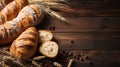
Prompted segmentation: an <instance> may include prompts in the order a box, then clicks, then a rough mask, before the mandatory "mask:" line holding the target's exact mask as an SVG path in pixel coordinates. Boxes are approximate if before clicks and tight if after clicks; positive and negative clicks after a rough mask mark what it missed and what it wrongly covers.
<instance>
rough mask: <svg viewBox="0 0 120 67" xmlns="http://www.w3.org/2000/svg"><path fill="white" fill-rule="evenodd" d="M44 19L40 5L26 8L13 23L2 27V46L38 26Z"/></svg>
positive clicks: (0, 29) (0, 26) (0, 30)
mask: <svg viewBox="0 0 120 67" xmlns="http://www.w3.org/2000/svg"><path fill="white" fill-rule="evenodd" d="M42 18H43V14H42V12H41V9H40V7H39V5H28V6H26V7H24V8H23V9H22V10H21V11H20V12H19V14H18V16H17V17H16V18H14V19H13V20H12V21H7V22H6V23H4V24H2V25H0V39H1V40H0V45H1V44H2V45H3V44H6V43H10V42H12V41H13V40H14V39H15V38H16V37H18V35H20V34H21V33H22V32H23V31H24V30H26V29H27V28H29V27H35V26H37V25H38V24H39V23H40V22H41V20H42Z"/></svg>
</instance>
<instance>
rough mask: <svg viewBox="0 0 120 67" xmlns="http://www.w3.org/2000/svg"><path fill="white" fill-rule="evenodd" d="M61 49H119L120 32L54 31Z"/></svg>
mask: <svg viewBox="0 0 120 67" xmlns="http://www.w3.org/2000/svg"><path fill="white" fill-rule="evenodd" d="M54 39H55V40H56V41H57V42H58V43H59V46H60V50H81V49H84V50H88V49H96V50H98V49H111V50H119V47H120V45H119V44H120V35H119V34H118V33H105V32H101V33H99V32H98V33H54Z"/></svg>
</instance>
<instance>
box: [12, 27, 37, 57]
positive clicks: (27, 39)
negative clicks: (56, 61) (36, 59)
mask: <svg viewBox="0 0 120 67" xmlns="http://www.w3.org/2000/svg"><path fill="white" fill-rule="evenodd" d="M37 43H38V32H37V30H36V28H35V27H30V28H28V29H26V30H25V31H24V32H23V33H22V34H21V35H20V36H19V37H18V38H17V39H16V40H14V42H13V43H12V45H11V47H10V53H11V55H13V56H16V57H22V58H30V57H32V56H33V55H34V54H35V52H36V50H37Z"/></svg>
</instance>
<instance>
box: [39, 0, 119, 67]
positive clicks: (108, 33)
mask: <svg viewBox="0 0 120 67" xmlns="http://www.w3.org/2000/svg"><path fill="white" fill-rule="evenodd" d="M69 2H70V4H71V7H72V8H71V9H66V10H64V11H65V13H61V12H59V11H58V12H59V13H61V15H63V16H64V17H66V18H67V19H68V20H69V21H70V23H71V25H73V27H71V26H67V25H65V24H63V23H59V21H57V20H55V19H51V20H49V21H50V22H49V23H41V28H42V27H44V28H43V29H50V28H51V27H52V28H55V29H54V30H53V33H54V39H55V40H56V41H57V42H58V43H59V46H60V51H68V52H73V53H76V54H79V53H81V52H82V53H84V54H85V55H86V56H88V58H89V59H90V61H91V62H92V64H86V63H80V61H79V60H76V61H75V63H74V64H73V67H120V1H119V0H70V1H69ZM43 22H47V21H43Z"/></svg>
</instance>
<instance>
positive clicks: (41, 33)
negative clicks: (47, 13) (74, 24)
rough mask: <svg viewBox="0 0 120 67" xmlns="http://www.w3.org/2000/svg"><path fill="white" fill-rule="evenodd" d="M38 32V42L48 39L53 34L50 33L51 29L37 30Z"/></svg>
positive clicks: (50, 38)
mask: <svg viewBox="0 0 120 67" xmlns="http://www.w3.org/2000/svg"><path fill="white" fill-rule="evenodd" d="M38 33H39V42H40V43H43V42H46V41H50V40H52V38H53V34H52V33H51V31H48V30H39V31H38Z"/></svg>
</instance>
